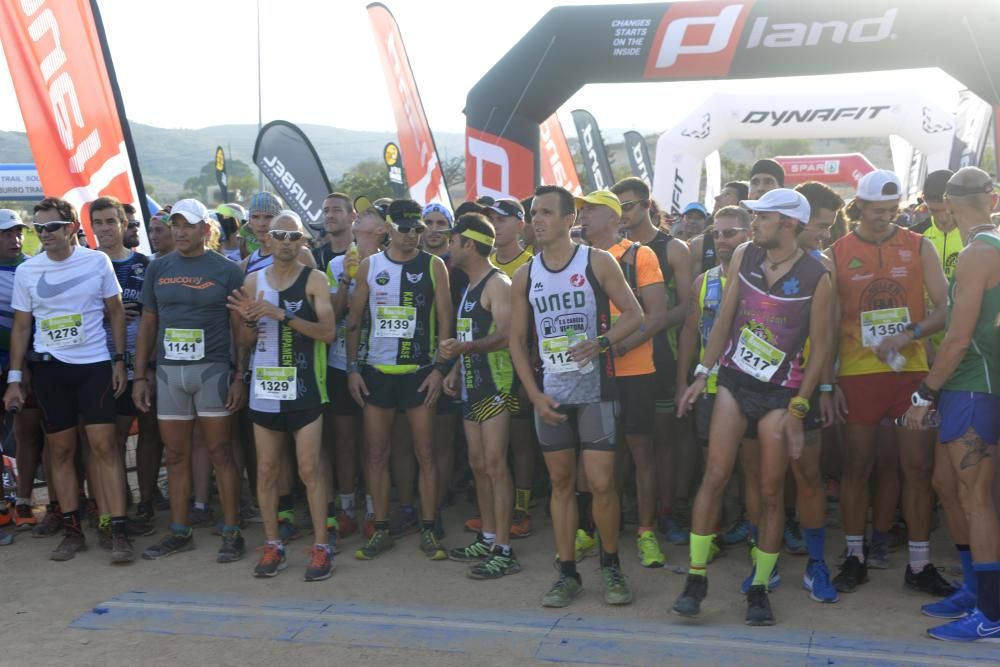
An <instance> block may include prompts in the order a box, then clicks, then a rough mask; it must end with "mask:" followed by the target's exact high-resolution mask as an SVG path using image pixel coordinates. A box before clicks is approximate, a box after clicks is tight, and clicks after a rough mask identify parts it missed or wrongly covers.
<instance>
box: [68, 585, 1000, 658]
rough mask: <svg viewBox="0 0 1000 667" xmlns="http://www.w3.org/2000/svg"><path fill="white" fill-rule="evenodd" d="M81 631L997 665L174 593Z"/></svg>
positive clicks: (477, 614)
mask: <svg viewBox="0 0 1000 667" xmlns="http://www.w3.org/2000/svg"><path fill="white" fill-rule="evenodd" d="M71 627H73V628H78V629H87V630H104V631H133V632H151V633H157V634H170V635H200V636H210V637H227V638H235V639H241V638H242V639H269V640H274V641H287V642H295V643H316V644H340V645H350V646H358V647H375V648H392V649H402V650H405V649H414V648H417V649H426V650H435V651H448V652H468V653H471V652H475V653H477V654H480V655H488V654H494V655H505V656H511V658H512V659H537V660H544V661H551V662H576V663H590V664H612V665H635V666H640V665H662V664H665V661H677V662H709V663H715V662H719V663H728V662H732V661H738V664H741V665H769V666H770V665H821V664H822V665H831V664H835V665H934V666H941V667H945V666H948V667H951V666H954V667H967V666H973V665H980V664H991V665H995V664H997V651H996V646H992V645H967V644H950V643H944V642H937V641H933V640H930V639H928V640H921V641H914V642H900V641H882V640H877V639H872V638H870V637H864V636H846V635H831V634H825V633H821V632H810V631H804V630H792V629H788V630H786V629H781V628H747V627H745V626H719V625H700V624H696V623H679V622H676V621H675V620H673V619H671V621H670V622H667V623H663V622H660V623H658V622H655V621H650V620H645V619H643V620H640V619H623V618H607V617H597V616H582V615H579V614H573V613H561V614H559V613H551V614H546V613H534V614H510V613H501V612H493V611H489V610H479V609H477V610H445V609H440V608H437V609H420V608H406V607H396V606H388V605H370V604H362V603H355V602H349V601H334V602H321V601H305V600H274V599H256V598H254V599H248V598H219V597H208V596H204V595H189V594H184V593H174V592H138V591H136V592H131V593H125V594H122V595H118V596H116V597H114V598H112V599H111V600H108V601H106V602H104V603H101V604H100V605H98V606H96V607H94V609H92V610H91V611H88V612H87V613H84V614H83V615H81V616H80V617H79V618H77V619H76V620H75V621H74V622H73V623H72V624H71ZM733 664H736V663H733Z"/></svg>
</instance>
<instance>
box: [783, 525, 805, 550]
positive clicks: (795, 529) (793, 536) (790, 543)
mask: <svg viewBox="0 0 1000 667" xmlns="http://www.w3.org/2000/svg"><path fill="white" fill-rule="evenodd" d="M784 538H785V551H787V552H788V553H790V554H792V555H793V556H803V555H805V554H807V553H809V549H808V547H806V541H805V539H803V537H802V529H801V528H800V527H799V521H798V519H794V518H788V519H785V532H784Z"/></svg>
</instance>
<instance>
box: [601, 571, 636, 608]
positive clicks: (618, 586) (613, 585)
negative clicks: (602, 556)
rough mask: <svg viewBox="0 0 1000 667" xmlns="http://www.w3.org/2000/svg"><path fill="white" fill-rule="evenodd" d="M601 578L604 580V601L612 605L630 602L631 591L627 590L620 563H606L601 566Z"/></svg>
mask: <svg viewBox="0 0 1000 667" xmlns="http://www.w3.org/2000/svg"><path fill="white" fill-rule="evenodd" d="M601 579H603V580H604V602H605V603H607V604H613V605H622V604H631V603H632V591H631V590H629V587H628V582H627V581H625V575H624V574H622V568H621V566H620V565H608V566H605V567H602V568H601Z"/></svg>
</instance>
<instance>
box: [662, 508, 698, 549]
mask: <svg viewBox="0 0 1000 667" xmlns="http://www.w3.org/2000/svg"><path fill="white" fill-rule="evenodd" d="M657 523H658V524H659V525H658V528H659V530H660V532H661V533H663V536H664V537H666V538H667V542H669V543H670V544H676V545H677V546H683V545H685V544H687V543H688V542H689V541H690V539H691V536H690V533H688V532H687V531H686V530H684V529H682V528H681V525H680V524H679V523H678V522H677V519H675V518H674V517H673V515H671V514H665V515H663V516H661V517H660V518H659V520H658V521H657Z"/></svg>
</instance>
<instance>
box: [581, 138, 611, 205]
mask: <svg viewBox="0 0 1000 667" xmlns="http://www.w3.org/2000/svg"><path fill="white" fill-rule="evenodd" d="M581 134H582V135H583V145H584V147H585V148H586V149H587V158H588V159H589V160H590V170H591V173H593V174H594V185H595V186H596V188H597V189H598V190H603V189H604V188H605V187H606V186H605V183H604V172H602V171H601V161H600V160H598V159H597V149H595V148H594V124H593V123H587V125H586V127H584V128H583V132H582V133H581Z"/></svg>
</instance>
